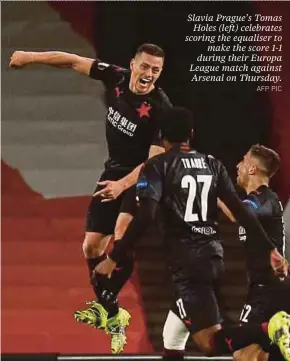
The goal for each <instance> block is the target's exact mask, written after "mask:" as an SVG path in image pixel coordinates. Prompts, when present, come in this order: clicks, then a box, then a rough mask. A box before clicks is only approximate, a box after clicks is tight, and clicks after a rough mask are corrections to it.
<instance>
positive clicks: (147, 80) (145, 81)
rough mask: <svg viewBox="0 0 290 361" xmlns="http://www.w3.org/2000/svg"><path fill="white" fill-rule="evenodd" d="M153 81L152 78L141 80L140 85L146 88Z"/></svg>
mask: <svg viewBox="0 0 290 361" xmlns="http://www.w3.org/2000/svg"><path fill="white" fill-rule="evenodd" d="M151 80H152V79H151V78H140V79H139V83H140V84H141V85H142V86H144V87H145V86H147V85H148V84H150V83H151Z"/></svg>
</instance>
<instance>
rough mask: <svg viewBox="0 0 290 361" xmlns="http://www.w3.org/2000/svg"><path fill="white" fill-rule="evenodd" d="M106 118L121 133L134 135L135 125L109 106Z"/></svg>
mask: <svg viewBox="0 0 290 361" xmlns="http://www.w3.org/2000/svg"><path fill="white" fill-rule="evenodd" d="M107 120H108V121H109V122H110V123H111V124H112V125H113V127H114V128H117V129H118V130H120V131H121V132H122V133H124V134H126V135H128V136H129V137H133V136H134V132H135V130H136V128H137V125H136V124H134V123H132V122H130V121H129V120H128V119H127V118H126V117H124V116H122V115H121V114H120V113H119V112H118V111H117V110H115V109H114V108H112V107H109V109H108V114H107Z"/></svg>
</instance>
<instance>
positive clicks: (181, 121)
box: [160, 107, 194, 143]
mask: <svg viewBox="0 0 290 361" xmlns="http://www.w3.org/2000/svg"><path fill="white" fill-rule="evenodd" d="M160 129H161V137H162V138H165V139H167V140H168V141H169V142H172V143H174V142H175V143H181V142H186V141H187V140H189V139H190V138H191V136H192V131H193V129H194V119H193V114H192V112H191V111H190V110H188V109H186V108H183V107H173V108H170V109H169V110H167V111H166V112H164V114H163V116H162V118H161V126H160Z"/></svg>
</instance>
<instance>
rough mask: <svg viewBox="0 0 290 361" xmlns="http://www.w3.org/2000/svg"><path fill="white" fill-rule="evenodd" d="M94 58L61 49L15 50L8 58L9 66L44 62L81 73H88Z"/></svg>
mask: <svg viewBox="0 0 290 361" xmlns="http://www.w3.org/2000/svg"><path fill="white" fill-rule="evenodd" d="M94 61H95V59H91V58H86V57H82V56H79V55H76V54H70V53H65V52H62V51H44V52H34V51H15V52H14V53H13V54H12V56H11V59H10V63H9V67H10V68H21V67H23V66H25V65H29V64H46V65H52V66H58V67H61V68H71V69H73V70H75V71H77V72H79V73H81V74H85V75H89V74H90V70H91V67H92V65H93V63H94Z"/></svg>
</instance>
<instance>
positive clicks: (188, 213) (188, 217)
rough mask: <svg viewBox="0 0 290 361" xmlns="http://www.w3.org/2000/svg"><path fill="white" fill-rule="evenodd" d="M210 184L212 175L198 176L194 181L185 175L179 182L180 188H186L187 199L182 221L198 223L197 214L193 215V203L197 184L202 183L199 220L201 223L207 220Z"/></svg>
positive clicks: (190, 176)
mask: <svg viewBox="0 0 290 361" xmlns="http://www.w3.org/2000/svg"><path fill="white" fill-rule="evenodd" d="M211 182H212V175H198V176H197V177H196V179H195V178H194V177H193V176H192V175H185V176H184V177H182V180H181V187H182V188H188V197H187V202H186V209H185V215H184V220H185V221H186V222H196V221H199V220H200V219H199V217H198V214H197V213H193V203H194V200H195V198H196V191H197V183H203V186H202V190H201V202H200V204H201V218H202V221H204V222H206V220H207V209H208V192H209V190H210V186H211Z"/></svg>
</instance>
